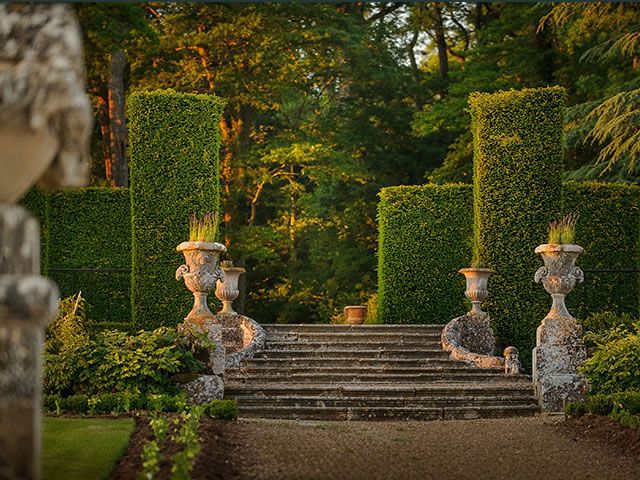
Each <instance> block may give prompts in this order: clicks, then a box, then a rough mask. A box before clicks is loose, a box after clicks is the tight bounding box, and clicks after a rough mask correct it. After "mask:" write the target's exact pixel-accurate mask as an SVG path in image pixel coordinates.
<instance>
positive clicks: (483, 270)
mask: <svg viewBox="0 0 640 480" xmlns="http://www.w3.org/2000/svg"><path fill="white" fill-rule="evenodd" d="M458 273H461V274H463V275H464V274H465V273H491V274H493V273H496V271H495V270H494V269H493V268H485V267H465V268H461V269H460V270H458Z"/></svg>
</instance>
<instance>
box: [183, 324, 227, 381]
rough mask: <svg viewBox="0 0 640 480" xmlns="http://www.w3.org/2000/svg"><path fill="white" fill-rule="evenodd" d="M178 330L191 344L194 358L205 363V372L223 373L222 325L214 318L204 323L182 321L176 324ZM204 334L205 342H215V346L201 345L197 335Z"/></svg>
mask: <svg viewBox="0 0 640 480" xmlns="http://www.w3.org/2000/svg"><path fill="white" fill-rule="evenodd" d="M178 330H179V331H180V332H182V333H183V334H184V336H185V337H186V338H187V340H188V341H189V344H190V345H191V350H192V351H193V352H194V354H195V356H196V358H198V359H199V360H200V361H203V362H204V363H205V373H207V374H213V375H224V368H225V356H226V352H225V347H224V341H223V338H222V326H221V325H220V324H218V323H217V322H216V321H214V320H210V321H207V322H204V323H191V322H189V321H184V322H183V323H181V324H180V325H178ZM202 336H204V338H206V343H213V344H215V348H209V347H208V345H206V344H205V345H202V341H201V339H200V338H199V337H202Z"/></svg>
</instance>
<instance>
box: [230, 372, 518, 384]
mask: <svg viewBox="0 0 640 480" xmlns="http://www.w3.org/2000/svg"><path fill="white" fill-rule="evenodd" d="M505 378H507V377H505V376H504V375H502V374H500V373H493V372H489V373H485V372H482V371H479V372H477V373H476V372H470V373H419V374H369V373H351V374H349V373H337V374H334V373H322V372H319V373H316V372H308V373H291V374H289V375H279V374H272V375H266V374H255V375H252V374H247V375H236V376H232V375H230V376H229V377H228V380H229V381H233V382H237V383H240V382H242V383H247V384H251V383H253V382H287V383H289V382H296V383H354V382H358V383H408V382H420V383H430V382H442V381H447V382H451V381H471V382H479V381H483V382H492V381H505ZM506 381H508V380H506ZM514 381H515V380H514Z"/></svg>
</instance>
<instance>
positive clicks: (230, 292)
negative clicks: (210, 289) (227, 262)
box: [216, 267, 246, 315]
mask: <svg viewBox="0 0 640 480" xmlns="http://www.w3.org/2000/svg"><path fill="white" fill-rule="evenodd" d="M222 270H223V271H224V279H223V280H218V283H217V284H216V297H217V298H218V300H220V301H221V302H222V310H220V311H219V312H218V315H227V314H228V315H235V314H236V311H235V310H234V309H233V301H234V300H235V299H236V298H238V295H240V290H238V280H239V279H240V275H242V274H243V273H245V272H246V270H245V269H244V268H241V267H222Z"/></svg>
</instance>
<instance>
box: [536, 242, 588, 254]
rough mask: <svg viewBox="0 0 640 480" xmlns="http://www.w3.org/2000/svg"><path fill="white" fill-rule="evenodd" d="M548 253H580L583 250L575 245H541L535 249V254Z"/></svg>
mask: <svg viewBox="0 0 640 480" xmlns="http://www.w3.org/2000/svg"><path fill="white" fill-rule="evenodd" d="M548 252H567V253H582V252H584V248H582V247H581V246H580V245H578V244H575V243H543V244H542V245H538V246H537V247H536V249H535V253H548Z"/></svg>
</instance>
